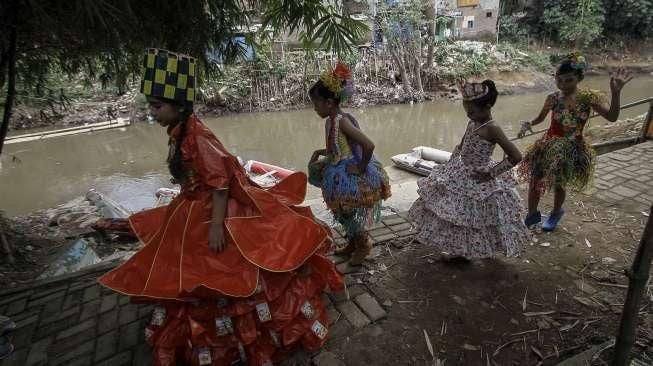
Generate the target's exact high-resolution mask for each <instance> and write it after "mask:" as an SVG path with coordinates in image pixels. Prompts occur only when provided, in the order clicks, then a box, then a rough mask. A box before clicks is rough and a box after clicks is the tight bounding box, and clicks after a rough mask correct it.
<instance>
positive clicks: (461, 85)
mask: <svg viewBox="0 0 653 366" xmlns="http://www.w3.org/2000/svg"><path fill="white" fill-rule="evenodd" d="M458 89H460V94H462V96H463V100H464V101H470V100H476V99H479V98H483V97H484V96H486V95H487V94H488V93H489V92H490V89H488V87H487V85H484V84H482V83H468V82H466V81H464V80H461V81H459V82H458Z"/></svg>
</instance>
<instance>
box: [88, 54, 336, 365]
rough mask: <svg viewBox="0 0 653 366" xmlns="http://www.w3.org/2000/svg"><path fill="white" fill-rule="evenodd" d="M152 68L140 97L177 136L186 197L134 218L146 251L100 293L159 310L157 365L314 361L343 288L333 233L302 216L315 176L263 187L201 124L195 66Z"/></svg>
mask: <svg viewBox="0 0 653 366" xmlns="http://www.w3.org/2000/svg"><path fill="white" fill-rule="evenodd" d="M145 67H146V73H145V78H144V81H143V83H142V87H141V91H142V92H143V93H144V94H145V95H146V96H147V99H148V103H149V105H150V113H151V114H152V115H153V116H154V118H155V119H156V120H157V121H158V123H159V124H160V125H161V126H163V127H166V128H167V130H168V134H169V136H170V140H169V146H170V150H169V156H168V166H169V169H170V172H171V174H172V176H173V179H174V180H175V181H176V182H177V183H179V184H180V185H181V192H180V194H179V195H178V196H177V197H176V198H175V199H174V200H173V201H172V202H171V203H170V204H169V205H168V206H164V207H159V208H154V209H150V210H146V211H143V212H140V213H137V214H135V215H133V216H131V217H130V218H129V224H130V226H131V229H132V231H133V233H134V234H135V235H136V236H137V237H138V239H139V240H140V241H141V242H142V243H143V244H144V247H143V248H142V249H141V250H140V251H139V252H138V253H136V254H135V255H134V256H133V257H132V258H130V259H129V260H128V261H126V262H125V263H124V264H122V265H121V266H119V267H118V268H116V269H114V270H113V271H111V272H109V273H107V274H106V275H104V276H103V277H102V278H101V279H100V282H101V283H102V284H103V285H104V286H107V287H109V288H111V289H113V290H115V291H117V292H119V293H122V294H125V295H129V296H132V300H135V301H151V302H156V303H158V304H159V305H158V306H156V307H155V309H154V313H153V315H152V320H151V324H150V325H149V326H148V327H147V328H146V330H145V332H146V339H147V341H148V342H149V343H150V344H151V345H152V346H153V351H154V363H155V364H156V365H174V364H175V363H176V362H177V361H185V362H186V363H188V364H191V365H231V364H232V363H233V362H242V363H244V364H247V365H272V363H276V362H279V361H280V360H281V359H283V358H284V357H285V356H286V355H287V354H289V353H290V352H292V351H293V350H294V349H295V348H297V347H299V346H303V347H304V348H306V349H307V350H308V351H314V350H316V349H317V348H319V347H320V346H321V345H322V344H323V343H324V342H325V340H326V337H327V333H328V329H327V326H328V324H329V322H328V319H327V315H326V310H325V305H324V303H323V301H322V299H321V296H320V295H321V294H322V291H323V290H325V289H331V290H340V289H341V288H342V287H343V279H342V276H341V275H340V274H339V273H338V272H337V270H336V269H335V267H334V265H333V263H332V262H331V261H330V260H329V259H328V258H326V257H325V253H326V251H327V250H328V249H329V248H330V245H331V237H330V231H329V229H328V228H326V227H324V226H322V225H320V224H319V223H318V222H317V221H316V219H315V218H314V217H313V215H312V213H311V211H310V209H309V208H305V207H298V206H297V205H299V204H301V203H302V202H303V200H304V195H305V193H306V183H307V178H306V176H305V175H304V174H303V173H295V174H292V175H290V176H289V177H287V178H286V179H284V180H283V181H281V182H280V183H279V184H278V185H276V186H274V187H271V188H269V189H265V188H262V187H260V186H258V185H256V184H255V183H254V182H252V181H251V180H250V179H249V178H248V177H247V175H246V174H245V171H244V170H243V168H242V167H241V166H240V164H239V162H238V160H237V159H236V158H235V157H234V156H233V155H231V154H230V153H229V152H228V151H227V150H226V149H225V148H224V146H223V145H222V143H221V142H220V141H219V140H218V139H217V138H216V137H215V136H214V135H213V133H212V132H211V131H210V130H209V129H208V128H207V127H206V126H205V125H204V124H203V123H202V122H201V121H200V120H199V119H198V118H197V117H196V116H195V115H194V114H193V103H192V100H193V98H192V94H193V90H194V89H193V86H194V72H195V63H194V60H193V59H192V58H190V57H187V56H183V55H178V54H174V53H172V52H168V51H163V50H149V51H148V53H147V55H146V57H145ZM99 226H102V224H99Z"/></svg>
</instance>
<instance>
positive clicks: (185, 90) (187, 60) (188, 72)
mask: <svg viewBox="0 0 653 366" xmlns="http://www.w3.org/2000/svg"><path fill="white" fill-rule="evenodd" d="M143 66H145V75H144V77H143V81H142V82H141V93H143V94H145V95H146V96H151V97H159V98H165V99H172V100H176V101H178V102H193V101H194V100H195V59H194V58H192V57H190V56H186V55H182V54H179V53H175V52H170V51H166V50H160V49H156V48H151V49H149V50H147V53H146V54H145V58H144V60H143Z"/></svg>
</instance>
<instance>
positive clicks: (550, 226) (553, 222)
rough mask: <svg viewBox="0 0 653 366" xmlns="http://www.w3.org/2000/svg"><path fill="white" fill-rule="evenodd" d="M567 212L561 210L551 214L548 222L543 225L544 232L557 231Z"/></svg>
mask: <svg viewBox="0 0 653 366" xmlns="http://www.w3.org/2000/svg"><path fill="white" fill-rule="evenodd" d="M564 214H565V210H563V209H560V211H557V212H553V211H551V213H550V214H549V217H547V219H546V221H544V224H542V230H543V231H549V232H550V231H553V230H555V229H556V226H558V223H560V220H562V216H564Z"/></svg>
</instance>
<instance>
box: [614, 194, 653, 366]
mask: <svg viewBox="0 0 653 366" xmlns="http://www.w3.org/2000/svg"><path fill="white" fill-rule="evenodd" d="M650 213H651V215H649V219H648V222H647V223H646V227H645V228H644V234H643V235H642V240H641V241H640V243H639V248H637V254H636V255H635V259H633V265H632V268H631V269H630V270H629V271H628V270H627V271H626V275H627V276H628V293H627V294H626V302H625V304H624V307H623V312H622V314H621V324H620V325H619V333H618V334H617V342H616V345H615V353H614V359H613V360H612V364H611V365H612V366H627V365H628V359H629V358H630V357H629V356H630V350H631V349H632V347H633V344H635V334H636V332H637V315H638V313H639V303H640V302H641V300H642V297H643V296H644V291H645V290H646V283H647V282H648V278H649V271H650V270H651V260H652V259H653V217H652V216H653V206H651V209H650Z"/></svg>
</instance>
